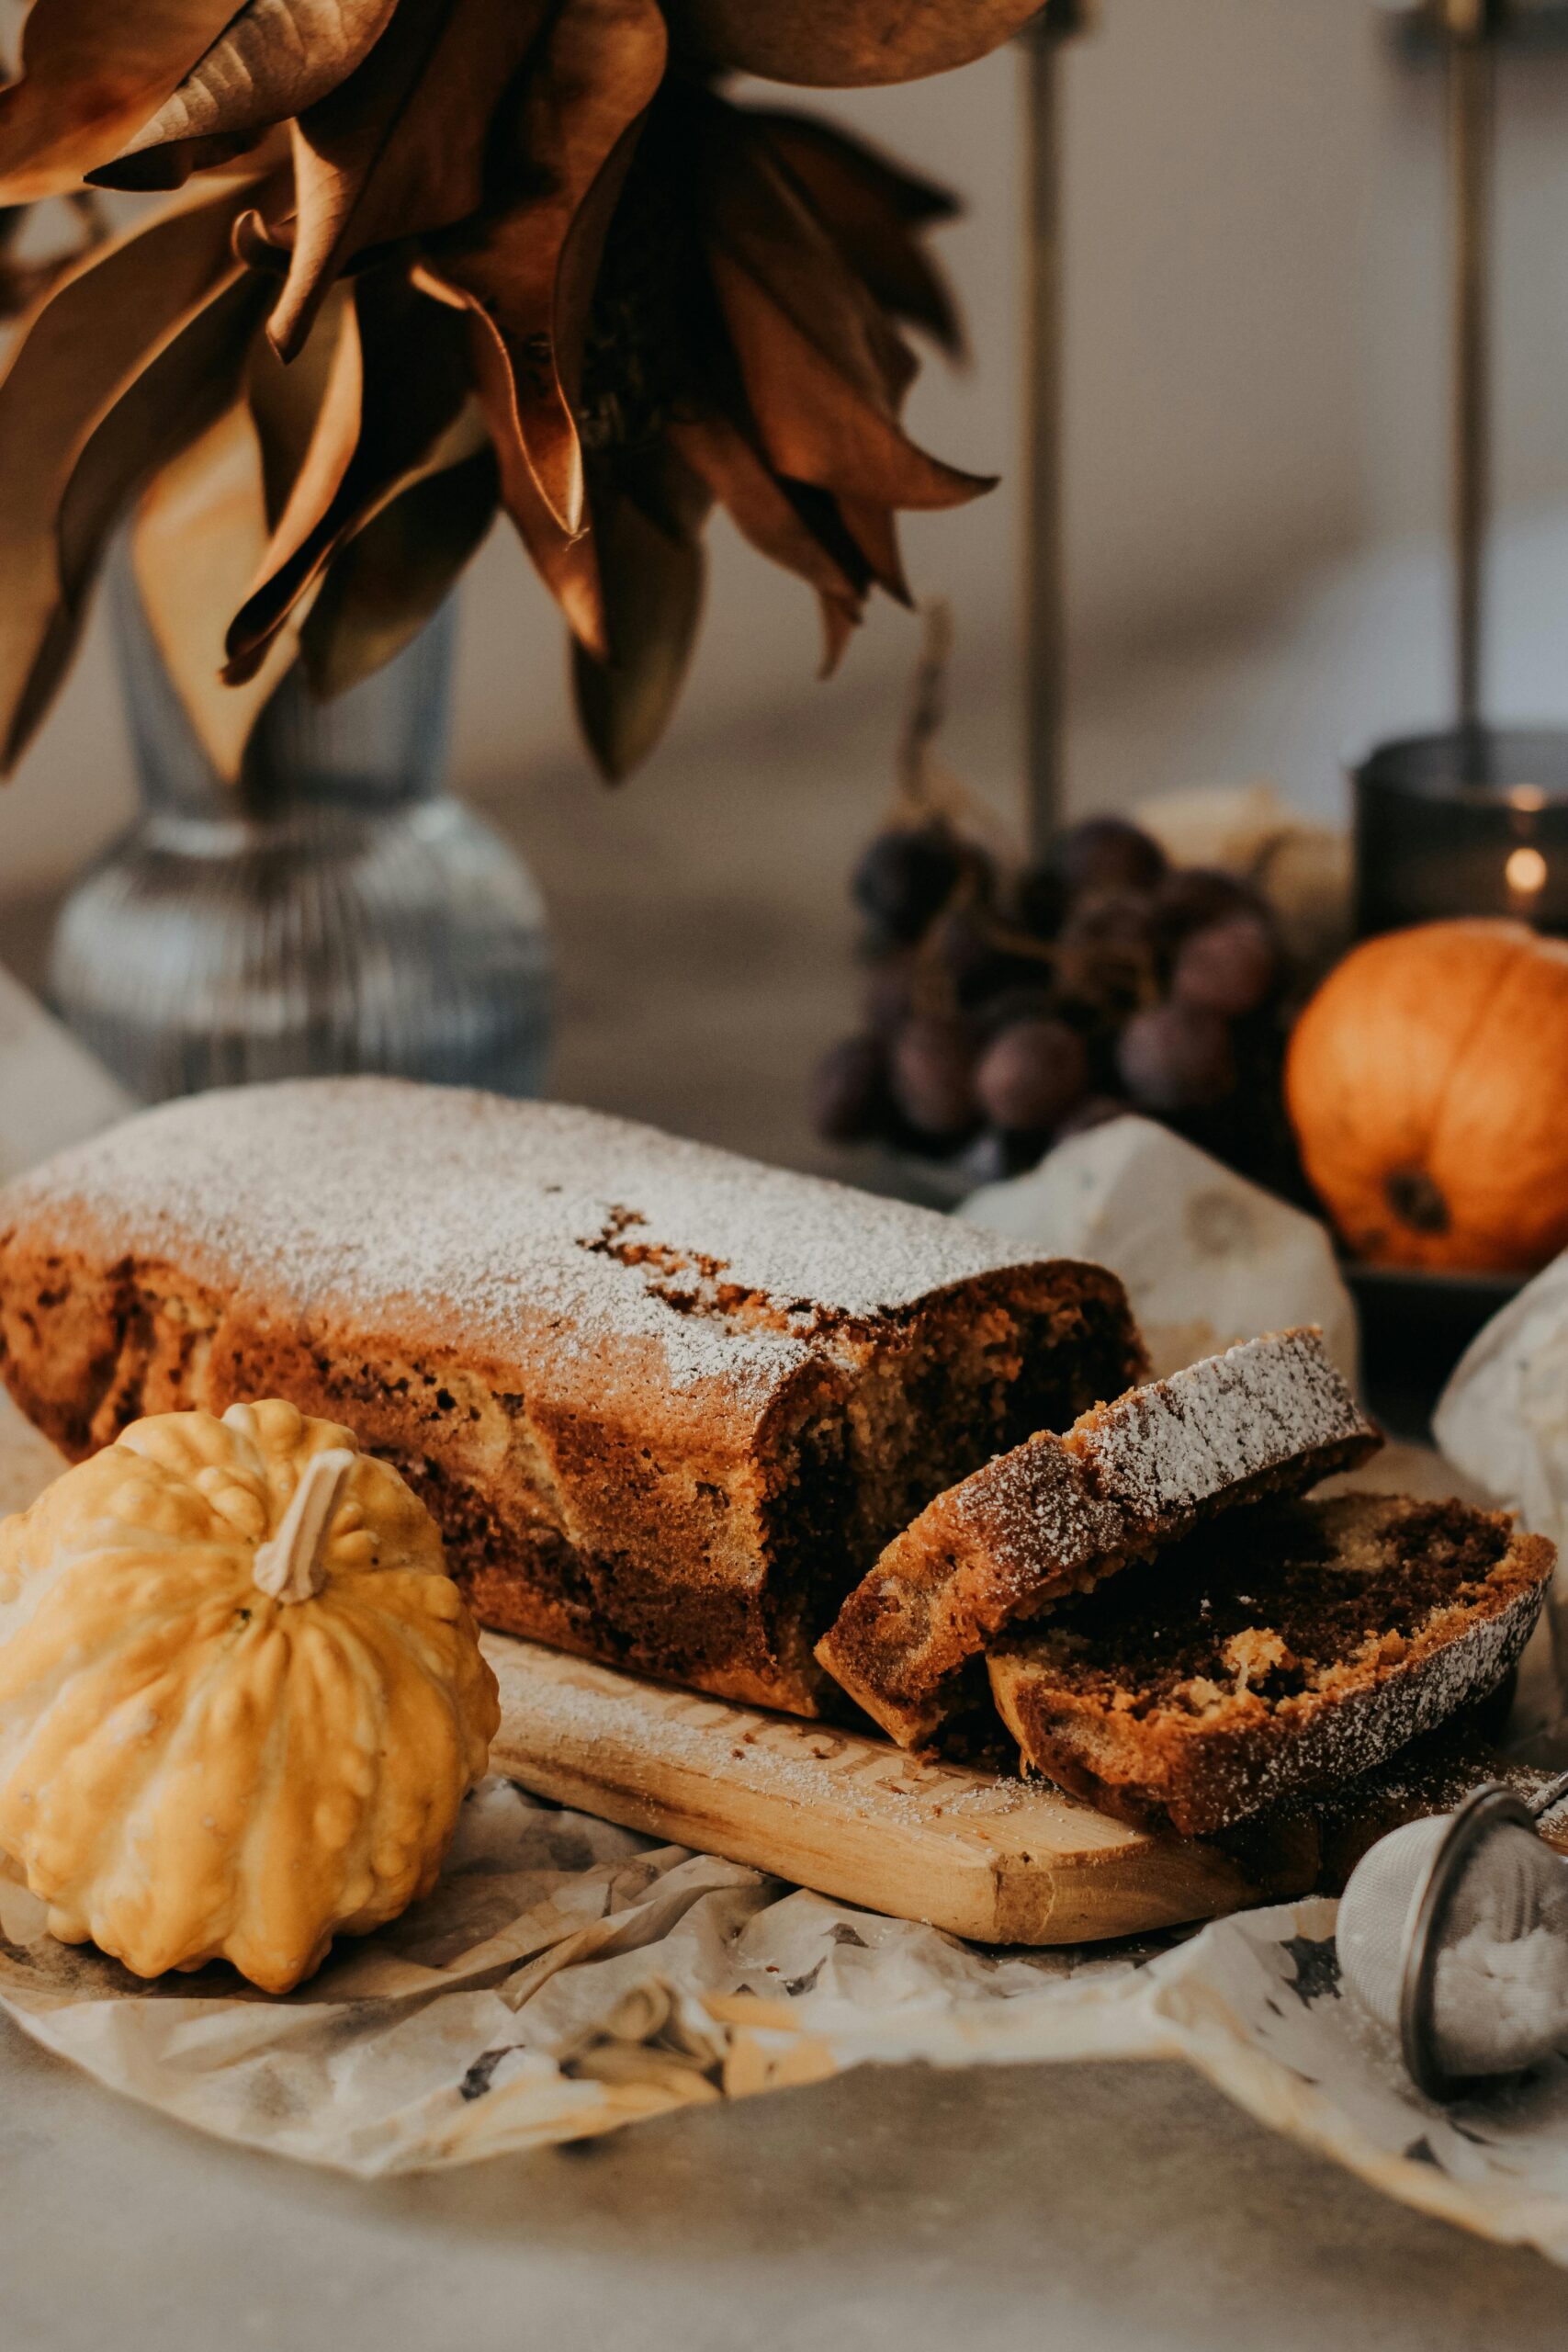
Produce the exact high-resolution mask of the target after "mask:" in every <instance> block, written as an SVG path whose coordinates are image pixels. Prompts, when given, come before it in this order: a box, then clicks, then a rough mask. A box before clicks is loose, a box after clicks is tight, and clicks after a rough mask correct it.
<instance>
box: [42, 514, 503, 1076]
mask: <svg viewBox="0 0 1568 2352" xmlns="http://www.w3.org/2000/svg"><path fill="white" fill-rule="evenodd" d="M109 586H110V594H111V596H112V599H113V616H114V627H115V633H116V638H117V641H118V658H119V668H120V674H121V681H122V684H123V688H124V694H125V700H126V707H127V714H128V717H129V720H130V732H131V738H132V743H133V748H134V752H135V758H136V767H137V773H138V777H139V781H140V785H141V800H142V807H141V814H140V815H139V816H138V818H137V820H136V821H135V823H134V824H132V825H131V826H130V829H129V830H128V831H126V832H125V833H124V834H122V835H121V836H120V838H119V839H118V841H116V842H113V843H112V844H111V846H110V847H109V848H108V849H107V851H106V852H105V853H104V854H103V855H102V856H100V857H99V858H98V859H97V860H96V862H95V863H94V865H92V866H90V867H89V869H88V870H87V872H86V873H85V875H84V876H83V877H82V879H81V880H80V881H79V882H78V883H77V884H76V886H75V888H73V891H72V892H71V895H70V897H69V898H68V899H67V900H66V902H65V905H64V907H63V908H62V912H61V915H60V920H59V922H58V925H57V927H56V931H55V936H54V944H53V951H52V957H51V971H50V985H51V994H52V995H53V998H54V1000H55V1001H56V1003H57V1004H58V1006H59V1008H60V1010H61V1012H62V1013H63V1015H64V1017H65V1018H66V1020H67V1021H69V1023H71V1026H72V1027H73V1029H74V1030H75V1032H76V1034H77V1035H79V1036H80V1037H82V1038H83V1039H84V1040H85V1042H86V1044H88V1045H89V1046H92V1047H93V1048H94V1050H95V1051H96V1053H97V1054H98V1055H99V1056H100V1057H101V1058H102V1059H103V1060H104V1061H105V1062H106V1063H107V1065H108V1067H109V1068H110V1069H112V1070H113V1071H114V1072H115V1074H116V1076H117V1077H118V1078H119V1079H120V1080H122V1081H123V1082H124V1084H125V1085H126V1086H128V1087H129V1088H130V1091H131V1092H132V1093H134V1094H136V1095H138V1096H140V1097H141V1100H142V1101H144V1102H154V1101H158V1100H160V1099H162V1098H163V1097H164V1096H166V1095H171V1094H188V1093H195V1092H197V1091H200V1090H201V1089H202V1088H205V1087H210V1086H231V1085H239V1084H242V1083H244V1082H247V1081H250V1080H263V1079H276V1078H285V1077H300V1076H315V1075H324V1074H327V1073H333V1072H339V1071H348V1070H376V1071H383V1072H389V1073H393V1074H396V1075H398V1076H400V1077H404V1078H415V1079H423V1080H432V1081H434V1082H435V1083H438V1084H444V1085H465V1086H481V1087H488V1088H491V1089H492V1090H494V1091H496V1092H499V1093H502V1094H534V1093H536V1092H537V1091H539V1089H540V1087H541V1085H542V1083H543V1080H544V1076H545V1069H546V1062H547V1049H548V1042H549V1028H550V956H549V946H548V939H547V932H546V926H545V916H544V908H543V905H542V902H541V900H540V897H539V893H538V890H537V888H536V885H535V883H534V880H533V877H532V876H530V874H529V873H528V870H527V868H526V867H525V865H523V863H522V861H521V860H520V859H519V858H518V857H517V856H516V854H515V853H514V852H513V850H512V849H511V848H510V847H509V846H508V845H507V843H506V842H503V841H502V839H501V838H500V836H499V835H498V834H497V833H495V832H494V831H492V830H491V827H489V826H488V825H486V824H483V823H482V822H481V821H480V820H479V819H478V818H477V817H475V816H474V815H473V814H472V813H471V811H470V810H468V809H466V808H465V807H464V806H463V804H462V803H461V802H460V801H458V800H457V799H455V798H454V797H452V795H451V794H450V793H448V792H447V791H446V789H445V788H444V783H443V776H444V770H445V766H446V752H447V741H448V734H449V719H450V704H451V674H452V646H453V635H454V616H453V611H452V607H451V605H447V606H446V607H445V608H444V609H443V610H442V611H441V612H440V613H439V614H438V615H437V616H436V617H435V618H434V620H432V621H431V622H430V623H429V625H428V626H427V627H426V628H424V629H423V632H422V633H421V635H420V636H419V637H417V638H416V639H414V640H413V642H412V644H411V645H409V646H408V647H407V648H406V649H405V650H403V651H402V652H401V653H400V654H399V655H398V656H397V657H396V658H395V659H394V660H393V661H391V662H388V663H387V664H386V666H385V667H384V668H383V669H381V670H379V671H378V672H377V673H375V674H374V675H373V676H372V677H370V678H368V679H367V680H366V681H364V682H363V683H362V684H359V685H357V686H355V687H352V688H350V689H349V691H348V692H346V693H344V694H343V695H339V696H337V697H336V698H335V699H334V700H333V701H331V702H326V703H321V702H317V701H316V700H315V699H314V698H313V697H312V696H311V695H310V692H309V690H308V689H307V687H306V685H305V684H304V682H303V679H302V677H301V674H300V673H299V670H298V668H296V669H295V670H293V671H291V672H289V673H288V676H287V677H286V678H285V679H284V681H283V683H282V684H281V685H280V686H279V687H278V689H277V691H276V693H275V694H274V695H273V696H272V698H271V700H270V702H269V703H268V704H267V706H266V707H265V710H264V712H263V713H262V716H261V718H260V719H259V720H258V722H257V725H256V728H255V730H254V734H253V736H252V738H251V741H250V745H249V748H248V750H247V752H246V755H245V761H244V766H243V774H242V776H241V779H240V781H239V783H238V784H237V785H235V784H231V783H228V782H225V781H224V780H223V779H222V778H221V777H220V775H218V773H217V771H216V770H215V769H214V767H213V766H212V764H211V763H210V761H209V758H208V756H207V754H206V752H204V751H203V749H202V746H201V744H200V741H199V740H198V738H197V734H196V731H195V729H193V727H192V726H191V723H190V721H189V719H188V718H187V717H186V711H185V707H184V706H183V704H182V703H181V701H180V699H179V696H178V695H177V694H176V693H175V689H174V687H173V685H172V684H171V683H170V680H169V678H168V675H167V673H166V671H165V670H164V665H163V662H161V660H160V658H159V655H158V651H157V648H156V645H155V642H154V640H153V638H152V631H151V629H150V628H149V627H148V623H147V620H146V616H145V615H144V614H143V612H142V609H141V600H140V598H139V596H138V595H137V593H136V589H135V585H134V582H133V579H132V577H131V573H130V565H129V563H128V562H125V561H123V560H122V561H121V562H120V563H119V564H118V565H117V566H116V567H115V570H114V571H113V574H112V576H111V580H110V582H109Z"/></svg>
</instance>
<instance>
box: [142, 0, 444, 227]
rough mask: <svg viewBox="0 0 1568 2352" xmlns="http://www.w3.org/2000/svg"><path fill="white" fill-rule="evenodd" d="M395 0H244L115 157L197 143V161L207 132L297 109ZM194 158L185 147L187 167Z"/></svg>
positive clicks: (335, 74)
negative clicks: (177, 83) (237, 12)
mask: <svg viewBox="0 0 1568 2352" xmlns="http://www.w3.org/2000/svg"><path fill="white" fill-rule="evenodd" d="M397 5H398V0H245V5H244V6H242V7H241V9H240V11H239V14H238V15H237V16H235V17H232V18H231V21H230V22H229V23H228V24H227V25H226V26H225V27H224V28H223V30H222V32H221V33H220V36H219V38H218V40H215V41H214V42H213V44H212V46H211V48H210V49H209V51H207V54H206V55H205V56H204V57H203V58H202V59H201V60H200V61H199V62H198V63H197V65H195V66H194V67H193V68H192V70H191V72H190V73H189V74H186V78H185V80H184V81H183V82H182V83H181V84H180V85H179V88H178V89H177V90H175V93H174V95H173V96H172V97H169V98H166V99H165V100H164V104H163V105H162V106H161V107H159V109H158V111H157V113H156V114H155V115H153V117H152V119H151V121H149V122H146V123H144V124H143V125H142V127H141V130H139V131H138V132H137V134H136V136H135V138H134V139H132V140H131V141H130V143H129V144H128V145H127V146H126V147H125V148H124V150H123V151H122V153H121V155H120V156H118V157H117V158H116V163H117V164H118V163H119V162H122V161H124V160H126V159H127V158H130V157H132V156H137V155H142V154H145V153H147V152H148V151H149V150H150V149H153V148H164V149H170V148H173V149H182V148H183V149H187V150H188V149H192V148H196V149H197V150H198V151H202V152H200V153H199V161H201V162H210V161H212V160H213V159H214V158H213V153H212V144H213V142H218V141H231V140H235V139H239V138H243V137H245V136H247V135H249V134H250V133H252V132H254V131H258V130H265V129H266V128H267V127H268V126H269V125H270V124H273V123H277V122H286V121H287V120H288V117H289V116H290V115H296V114H303V113H304V111H305V109H306V108H307V107H313V106H315V105H316V104H317V102H318V101H319V100H320V99H321V98H324V97H325V96H327V94H328V93H329V91H332V90H335V89H336V87H337V85H338V84H339V83H340V82H342V81H344V80H346V79H347V77H348V75H349V74H352V73H353V71H354V69H355V66H356V65H357V64H358V63H359V62H360V61H361V59H363V58H365V57H367V55H368V54H369V52H370V50H371V48H372V47H373V45H374V44H375V42H376V40H377V39H378V36H379V35H380V34H381V33H382V32H383V31H384V30H385V28H386V26H387V24H388V22H389V19H390V17H391V14H392V11H393V9H394V8H395V7H396V6H397ZM197 160H198V157H197V155H191V156H190V157H189V158H188V161H187V168H188V167H189V165H190V164H194V163H196V162H197ZM111 168H112V167H111ZM116 184H117V183H113V182H111V183H110V185H116ZM126 184H127V183H126V182H125V181H123V180H121V181H119V182H118V185H119V186H121V187H123V186H125V185H126ZM131 185H145V183H137V182H132V183H131Z"/></svg>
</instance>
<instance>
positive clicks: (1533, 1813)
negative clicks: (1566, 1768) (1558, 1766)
mask: <svg viewBox="0 0 1568 2352" xmlns="http://www.w3.org/2000/svg"><path fill="white" fill-rule="evenodd" d="M1564 1797H1568V1772H1559V1774H1558V1775H1557V1778H1556V1779H1555V1781H1548V1782H1547V1784H1546V1786H1545V1788H1544V1789H1538V1790H1537V1791H1536V1792H1535V1794H1534V1796H1533V1797H1530V1798H1529V1799H1527V1801H1526V1802H1527V1804H1528V1807H1529V1816H1530V1819H1531V1820H1532V1821H1539V1820H1540V1817H1541V1815H1542V1814H1544V1813H1550V1812H1551V1808H1552V1806H1553V1805H1554V1804H1562V1800H1563V1798H1564Z"/></svg>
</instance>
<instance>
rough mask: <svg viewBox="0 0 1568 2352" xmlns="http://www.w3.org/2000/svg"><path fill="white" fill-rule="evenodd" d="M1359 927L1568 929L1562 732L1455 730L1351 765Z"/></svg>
mask: <svg viewBox="0 0 1568 2352" xmlns="http://www.w3.org/2000/svg"><path fill="white" fill-rule="evenodd" d="M1350 781H1351V785H1352V787H1353V790H1354V794H1355V823H1356V929H1357V932H1358V933H1359V935H1360V936H1362V937H1366V936H1368V935H1369V934H1371V933H1374V932H1381V931H1397V930H1400V929H1402V928H1403V927H1404V925H1406V924H1408V923H1416V922H1438V921H1441V920H1444V919H1445V918H1448V917H1450V916H1454V915H1506V916H1512V917H1513V918H1514V919H1515V920H1516V921H1517V922H1528V923H1529V924H1530V925H1531V926H1532V927H1533V928H1534V929H1536V930H1538V931H1549V932H1559V933H1565V934H1568V733H1564V732H1562V730H1561V729H1552V728H1547V727H1540V728H1526V727H1512V728H1510V727H1476V728H1454V729H1450V730H1449V731H1448V732H1445V733H1439V734H1431V735H1407V736H1404V737H1401V738H1398V739H1397V740H1395V741H1391V742H1387V743H1379V744H1378V745H1376V747H1375V748H1374V749H1373V750H1372V751H1371V752H1368V753H1367V755H1366V756H1365V757H1364V758H1363V759H1362V760H1360V761H1359V762H1358V763H1355V764H1354V765H1353V766H1352V767H1351V769H1350Z"/></svg>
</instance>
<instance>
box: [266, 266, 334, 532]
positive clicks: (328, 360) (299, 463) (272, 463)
mask: <svg viewBox="0 0 1568 2352" xmlns="http://www.w3.org/2000/svg"><path fill="white" fill-rule="evenodd" d="M353 308H354V304H353V297H352V295H351V294H350V292H349V289H348V288H347V287H346V286H337V287H334V288H333V291H332V293H331V294H330V295H329V296H328V298H327V300H326V301H325V303H324V304H323V305H322V308H321V314H320V316H319V317H318V318H317V321H316V323H315V325H314V326H313V327H312V328H311V330H310V334H308V335H307V336H306V338H305V343H304V346H303V348H302V349H301V351H300V353H299V357H298V358H297V359H293V360H290V361H289V363H288V366H287V367H285V365H284V363H283V361H282V360H281V359H279V357H278V356H277V354H276V351H274V349H273V347H272V345H271V344H270V343H268V342H267V340H266V338H265V335H264V336H262V337H261V338H260V339H259V340H258V341H257V342H256V343H255V344H254V346H253V347H252V351H251V357H250V365H249V367H248V368H247V370H246V376H245V390H246V397H247V398H248V400H249V402H250V410H251V422H252V424H254V427H255V431H256V438H257V441H258V443H259V445H260V447H261V461H262V483H263V488H264V491H265V499H266V516H267V528H268V530H269V531H275V530H276V528H277V526H278V524H279V522H280V521H281V520H282V517H283V514H284V510H285V508H286V507H287V506H288V501H289V499H290V498H291V497H292V496H293V494H294V488H295V484H296V483H297V482H298V481H299V476H300V473H301V471H302V469H303V468H304V464H305V460H306V458H307V457H308V456H309V454H310V447H311V444H312V442H313V441H314V440H315V437H316V432H317V427H318V424H319V423H320V419H321V412H322V408H323V406H324V404H325V401H326V398H327V392H328V389H329V387H330V385H331V383H332V379H333V363H334V361H335V359H336V357H337V351H338V339H339V337H340V335H341V334H343V333H344V331H345V327H346V331H347V332H349V333H350V334H355V338H356V342H355V365H357V332H358V331H357V329H356V328H355V325H354V323H353V318H352V313H353ZM358 423H359V420H358V394H357V390H355V411H354V415H353V419H352V428H353V432H354V434H355V435H357V432H358ZM352 454H353V450H352V447H349V448H348V449H347V450H345V452H344V460H343V462H344V466H346V464H347V462H348V458H349V457H350V456H352ZM335 487H336V483H335V482H334V483H333V488H334V489H335ZM328 495H329V496H330V495H331V492H330V491H329V492H328ZM257 552H258V555H259V553H260V550H259V549H258V550H257Z"/></svg>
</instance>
